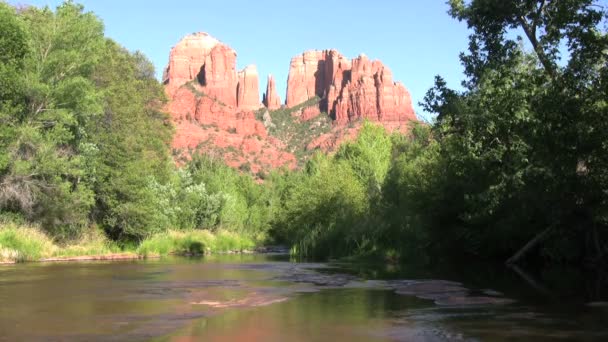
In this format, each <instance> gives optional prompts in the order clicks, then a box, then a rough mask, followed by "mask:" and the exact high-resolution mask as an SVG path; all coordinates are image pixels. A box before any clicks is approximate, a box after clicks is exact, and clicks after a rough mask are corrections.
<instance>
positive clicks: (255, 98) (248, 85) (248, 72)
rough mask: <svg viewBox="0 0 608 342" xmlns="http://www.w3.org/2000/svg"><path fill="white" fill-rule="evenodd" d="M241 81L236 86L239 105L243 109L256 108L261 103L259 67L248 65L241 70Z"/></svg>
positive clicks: (239, 74)
mask: <svg viewBox="0 0 608 342" xmlns="http://www.w3.org/2000/svg"><path fill="white" fill-rule="evenodd" d="M238 76H239V83H238V85H237V88H236V96H237V106H238V107H239V109H242V110H256V109H259V108H260V107H262V105H261V104H260V90H259V86H258V84H259V80H258V69H257V68H256V67H255V65H248V66H247V67H246V68H245V69H243V70H242V71H239V73H238Z"/></svg>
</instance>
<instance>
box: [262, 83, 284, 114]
mask: <svg viewBox="0 0 608 342" xmlns="http://www.w3.org/2000/svg"><path fill="white" fill-rule="evenodd" d="M264 105H265V106H266V107H267V108H268V109H269V110H275V109H279V108H280V107H281V98H280V97H279V94H278V93H277V87H276V84H275V83H274V78H273V77H272V75H268V83H267V85H266V93H265V94H264Z"/></svg>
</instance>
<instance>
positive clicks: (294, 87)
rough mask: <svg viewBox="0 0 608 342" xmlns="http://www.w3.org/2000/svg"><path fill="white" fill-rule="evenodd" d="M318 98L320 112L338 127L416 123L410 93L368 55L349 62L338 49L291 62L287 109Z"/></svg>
mask: <svg viewBox="0 0 608 342" xmlns="http://www.w3.org/2000/svg"><path fill="white" fill-rule="evenodd" d="M315 96H317V97H319V98H321V99H323V100H322V101H321V103H320V107H321V108H320V109H321V110H322V111H326V112H328V113H330V114H331V115H332V117H333V118H334V120H335V123H336V124H346V123H349V122H352V121H358V120H360V119H369V120H371V121H377V122H381V123H382V122H408V121H415V120H417V119H416V115H415V113H414V109H413V107H412V100H411V97H410V94H409V92H408V91H407V89H406V88H405V86H403V85H402V84H401V83H398V82H393V77H392V73H391V71H390V69H388V67H386V66H384V64H382V62H380V61H377V60H376V61H372V60H370V59H369V58H367V56H365V55H360V56H359V57H357V58H355V59H353V60H349V59H347V58H346V57H344V56H343V55H341V54H340V53H339V52H338V51H336V50H323V51H318V50H313V51H306V52H304V53H303V54H301V55H298V56H296V57H294V58H292V59H291V63H290V66H289V77H288V81H287V101H286V105H287V107H293V106H297V105H299V104H301V103H303V102H305V101H307V100H309V99H311V98H314V97H315Z"/></svg>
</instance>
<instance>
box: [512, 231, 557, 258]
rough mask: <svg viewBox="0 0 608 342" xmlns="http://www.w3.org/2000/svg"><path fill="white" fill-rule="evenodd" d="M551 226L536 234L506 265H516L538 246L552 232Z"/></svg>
mask: <svg viewBox="0 0 608 342" xmlns="http://www.w3.org/2000/svg"><path fill="white" fill-rule="evenodd" d="M552 228H553V227H552V226H551V227H549V228H547V229H545V230H543V231H542V232H540V233H538V234H537V235H536V236H535V237H534V238H533V239H532V240H530V241H528V243H526V245H525V246H523V247H522V248H521V249H520V250H519V251H517V253H515V254H514V255H513V256H512V257H510V258H509V259H508V260H507V262H506V264H507V265H514V264H515V263H517V262H518V261H519V260H520V259H521V258H522V257H523V256H524V255H526V254H527V253H528V252H529V251H530V250H531V249H532V248H534V247H535V246H536V245H538V244H539V243H540V242H541V241H542V240H543V239H544V238H545V237H546V236H547V235H548V234H549V233H550V232H551V230H552Z"/></svg>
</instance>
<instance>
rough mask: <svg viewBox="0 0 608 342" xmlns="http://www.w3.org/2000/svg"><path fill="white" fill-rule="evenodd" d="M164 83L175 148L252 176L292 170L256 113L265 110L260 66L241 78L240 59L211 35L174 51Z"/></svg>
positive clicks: (286, 155)
mask: <svg viewBox="0 0 608 342" xmlns="http://www.w3.org/2000/svg"><path fill="white" fill-rule="evenodd" d="M163 82H164V84H165V89H166V92H167V95H168V97H169V99H170V102H169V104H168V105H167V110H168V111H169V113H170V114H171V116H172V118H173V121H174V123H175V125H176V133H175V138H174V140H173V147H174V148H176V149H185V150H193V149H196V148H200V149H201V150H202V151H203V152H204V153H206V154H216V155H217V156H218V157H222V158H224V160H225V161H226V162H227V163H228V164H229V165H232V166H234V167H239V166H241V165H243V164H248V165H249V169H250V170H251V171H252V172H254V173H255V172H258V171H259V170H262V169H268V168H276V167H280V166H283V165H286V166H288V167H290V168H293V167H295V165H296V160H295V157H294V156H293V155H292V154H289V153H286V152H284V151H282V149H283V146H282V144H281V143H280V142H278V141H276V139H274V138H270V137H268V134H267V132H266V128H265V127H264V124H263V123H262V122H260V121H258V120H256V118H255V114H254V113H253V112H252V110H256V109H258V108H260V107H261V104H260V95H259V94H260V93H259V89H258V83H259V82H258V73H257V69H256V67H255V66H253V65H251V66H248V67H246V68H245V69H244V70H243V71H240V72H238V73H237V72H236V53H235V52H234V50H232V49H231V48H230V47H229V46H227V45H225V44H223V43H221V42H219V41H218V40H217V39H215V38H213V37H211V36H209V35H208V34H206V33H195V34H192V35H189V36H186V37H184V38H183V39H182V40H181V41H180V42H179V43H178V44H177V45H176V46H175V47H173V49H172V50H171V54H170V57H169V65H168V66H167V68H166V69H165V73H164V77H163Z"/></svg>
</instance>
